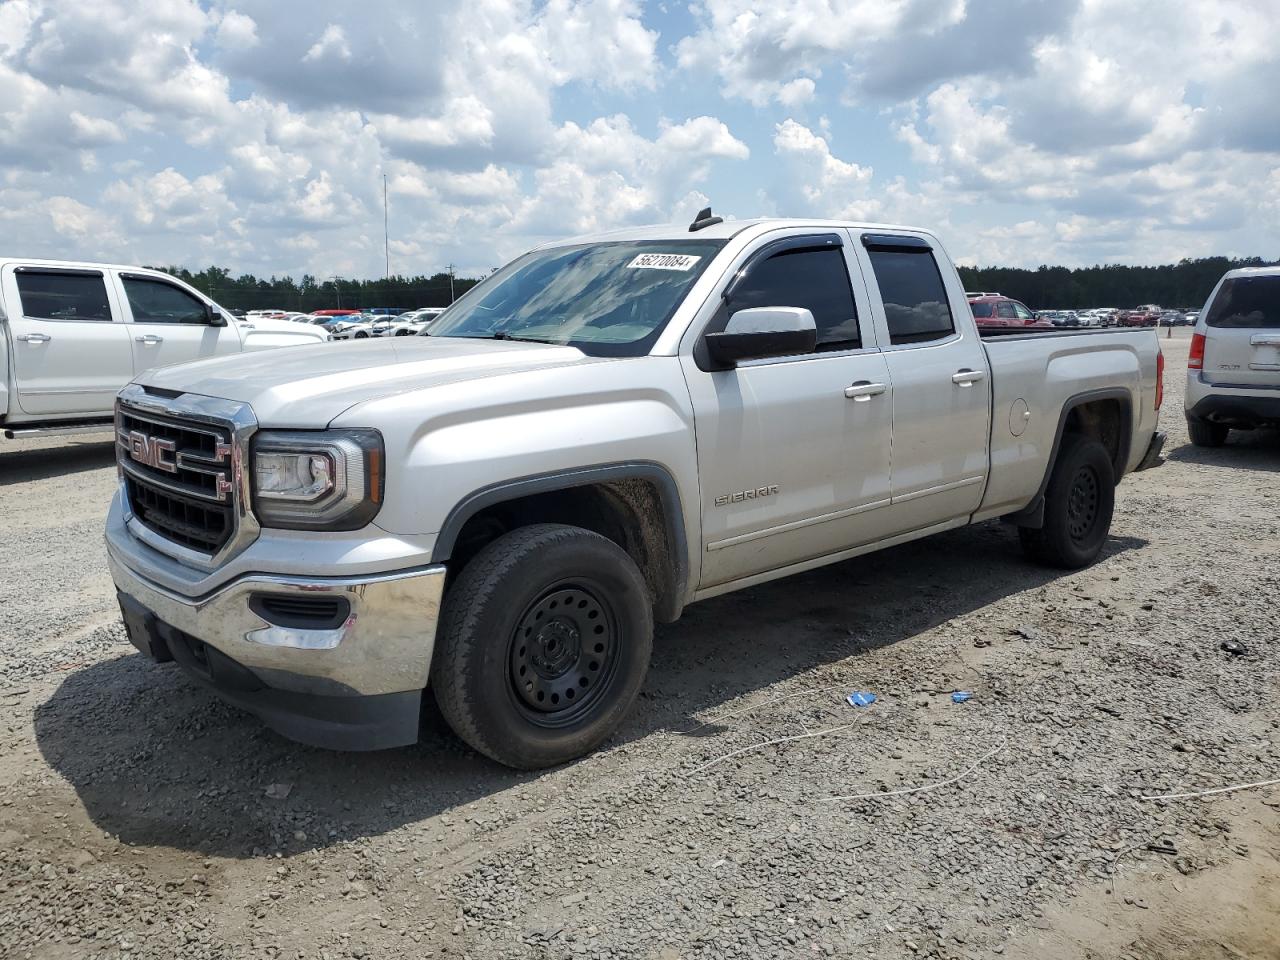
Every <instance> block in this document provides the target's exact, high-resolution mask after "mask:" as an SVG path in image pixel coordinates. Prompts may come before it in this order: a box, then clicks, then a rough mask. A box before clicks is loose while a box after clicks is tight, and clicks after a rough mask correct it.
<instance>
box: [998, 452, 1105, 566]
mask: <svg viewBox="0 0 1280 960" xmlns="http://www.w3.org/2000/svg"><path fill="white" fill-rule="evenodd" d="M1115 486H1116V484H1115V467H1114V466H1112V463H1111V456H1110V454H1108V453H1107V450H1106V448H1105V447H1104V446H1103V445H1102V444H1101V443H1099V442H1098V441H1097V440H1094V439H1092V438H1090V437H1086V436H1083V435H1081V434H1078V433H1068V434H1066V435H1065V436H1064V437H1063V438H1062V445H1061V447H1060V448H1059V450H1058V456H1057V459H1056V460H1055V461H1054V464H1053V472H1052V473H1051V474H1050V476H1049V486H1048V487H1047V488H1046V489H1045V492H1044V526H1042V527H1039V528H1034V529H1033V528H1029V527H1019V528H1018V539H1019V540H1021V541H1022V547H1023V549H1024V550H1025V551H1026V552H1027V554H1028V555H1029V556H1031V557H1033V558H1034V559H1036V560H1038V561H1040V562H1041V563H1045V564H1048V565H1050V566H1054V567H1065V568H1067V569H1069V570H1074V569H1077V568H1079V567H1085V566H1088V565H1089V564H1091V563H1093V561H1094V560H1096V559H1097V557H1098V554H1099V553H1101V552H1102V545H1103V544H1104V543H1106V540H1107V534H1108V532H1109V531H1110V530H1111V513H1112V511H1113V510H1114V508H1115Z"/></svg>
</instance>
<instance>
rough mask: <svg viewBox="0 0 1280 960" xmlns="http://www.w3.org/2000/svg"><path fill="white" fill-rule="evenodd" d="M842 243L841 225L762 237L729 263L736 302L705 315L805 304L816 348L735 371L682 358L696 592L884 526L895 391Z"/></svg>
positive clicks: (851, 542) (720, 322)
mask: <svg viewBox="0 0 1280 960" xmlns="http://www.w3.org/2000/svg"><path fill="white" fill-rule="evenodd" d="M844 247H845V237H844V235H843V233H838V234H830V233H829V234H816V235H809V234H797V235H793V236H786V237H784V238H781V239H774V238H770V239H768V240H765V241H763V242H762V243H761V244H760V245H759V246H757V247H755V248H754V249H753V250H751V251H748V252H746V254H745V259H744V261H743V262H741V263H739V264H737V265H735V266H734V268H733V269H731V270H730V271H729V273H728V276H730V277H741V279H740V280H738V281H736V282H734V285H733V294H732V297H731V299H729V300H726V301H721V300H720V299H719V298H717V300H716V301H715V306H714V314H713V315H712V316H710V317H709V318H708V319H707V320H704V321H703V322H702V331H701V332H702V333H703V334H705V333H707V332H712V331H714V330H717V329H723V327H724V324H725V323H726V322H727V320H728V317H729V316H730V315H732V314H733V313H735V312H737V311H738V310H741V309H746V308H748V307H765V306H773V307H802V308H806V309H808V310H809V311H810V312H812V313H813V316H814V321H815V323H816V324H817V327H818V348H817V351H816V352H815V353H811V354H805V355H803V356H794V357H776V358H770V359H762V360H751V361H747V362H745V363H742V364H739V365H738V366H737V367H736V368H735V369H732V370H705V369H703V368H702V366H700V365H699V362H698V354H699V351H698V350H694V351H693V353H692V355H682V357H681V363H682V366H683V368H684V371H685V380H686V381H687V383H688V386H689V393H690V397H691V398H692V401H693V409H694V416H695V422H696V430H697V433H696V436H697V449H698V471H699V476H700V486H701V495H702V504H701V508H702V529H703V543H704V553H703V559H702V576H701V585H702V587H703V588H707V587H711V586H715V585H716V584H721V583H725V582H728V581H732V580H737V579H742V578H745V577H749V576H752V575H753V574H757V573H761V572H764V571H767V570H773V569H777V568H781V567H785V566H788V565H790V564H794V563H798V562H802V561H805V560H810V559H814V558H818V557H823V556H827V555H829V554H833V553H837V552H839V551H841V550H845V549H848V548H849V547H852V546H856V545H859V544H863V543H867V542H870V541H873V540H878V539H881V538H883V537H884V536H885V535H886V530H887V527H886V523H887V518H886V514H887V509H886V508H887V507H888V505H889V485H890V476H889V466H890V463H889V458H890V451H891V437H890V432H889V430H890V414H891V410H892V407H891V406H890V404H891V402H892V398H893V389H892V384H891V383H890V381H889V376H888V369H887V367H886V365H885V360H884V357H883V356H882V355H881V354H880V351H879V350H878V349H877V346H876V342H875V334H874V332H873V328H872V326H871V322H870V319H869V316H868V301H867V296H866V290H865V287H864V286H863V283H862V277H861V274H860V273H859V271H858V268H857V265H856V263H853V262H851V260H850V258H849V257H848V253H847V251H846V250H845V249H844ZM850 267H852V270H851V269H850ZM851 276H852V278H853V280H852V282H851V279H850V278H851ZM709 309H710V308H709Z"/></svg>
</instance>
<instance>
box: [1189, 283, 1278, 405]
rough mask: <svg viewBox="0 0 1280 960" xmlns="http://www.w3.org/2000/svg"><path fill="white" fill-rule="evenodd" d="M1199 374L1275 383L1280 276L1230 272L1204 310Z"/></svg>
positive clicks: (1251, 382)
mask: <svg viewBox="0 0 1280 960" xmlns="http://www.w3.org/2000/svg"><path fill="white" fill-rule="evenodd" d="M1203 377H1204V379H1205V380H1206V381H1207V382H1209V383H1234V384H1240V385H1242V386H1257V387H1274V386H1280V276H1267V275H1262V276H1253V277H1231V278H1228V279H1227V280H1224V281H1223V282H1222V286H1221V287H1219V289H1218V293H1217V295H1216V296H1215V297H1214V299H1213V303H1211V304H1210V305H1209V308H1208V309H1207V310H1206V311H1205V344H1204V372H1203Z"/></svg>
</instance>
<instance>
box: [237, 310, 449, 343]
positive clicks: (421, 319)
mask: <svg viewBox="0 0 1280 960" xmlns="http://www.w3.org/2000/svg"><path fill="white" fill-rule="evenodd" d="M444 310H445V308H444V307H419V308H418V309H417V310H407V311H406V310H400V309H399V308H396V307H371V308H370V309H368V310H338V309H334V310H317V311H315V312H314V313H299V312H297V311H294V310H250V311H248V312H247V313H244V314H242V315H240V314H238V316H242V318H243V319H244V320H245V321H246V322H248V323H252V322H254V321H255V320H290V321H294V322H296V323H310V324H316V325H318V326H322V327H324V329H325V331H326V332H327V333H328V334H329V339H330V340H367V339H369V338H372V337H408V336H413V335H415V334H418V333H421V332H422V331H423V329H425V328H426V326H427V325H428V324H429V323H431V321H432V320H434V319H435V318H436V317H438V316H440V314H442V313H444Z"/></svg>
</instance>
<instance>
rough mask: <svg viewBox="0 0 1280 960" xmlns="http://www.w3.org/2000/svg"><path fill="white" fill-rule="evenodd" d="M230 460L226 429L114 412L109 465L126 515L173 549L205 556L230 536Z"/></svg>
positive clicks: (232, 503)
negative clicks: (120, 485)
mask: <svg viewBox="0 0 1280 960" xmlns="http://www.w3.org/2000/svg"><path fill="white" fill-rule="evenodd" d="M233 452H234V448H233V436H232V429H231V427H230V425H227V426H217V425H214V424H211V423H206V422H199V423H197V422H192V421H189V420H185V419H182V418H179V417H171V416H166V415H163V414H158V413H152V412H150V411H143V410H138V409H136V408H134V407H130V406H126V405H125V404H123V403H121V404H118V405H117V407H116V459H117V462H118V463H119V464H120V472H121V476H122V479H123V480H124V486H125V492H126V494H127V496H128V498H129V508H130V510H131V511H132V512H133V515H134V517H135V518H136V519H137V521H138V522H139V523H141V524H142V525H143V526H144V527H146V528H147V529H149V530H151V531H152V532H153V533H156V534H158V535H160V536H162V537H164V538H165V539H166V540H169V541H171V542H173V543H176V544H178V545H180V546H183V547H187V548H189V549H192V550H196V551H199V552H200V553H205V554H209V555H210V556H212V555H213V554H216V553H217V552H218V551H219V550H221V549H222V548H223V547H225V546H226V545H227V544H228V543H229V542H230V541H231V538H232V537H233V536H234V535H235V527H236V485H235V482H234V458H233Z"/></svg>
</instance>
